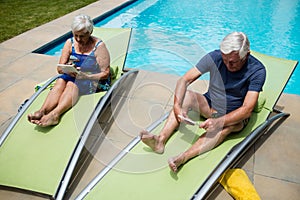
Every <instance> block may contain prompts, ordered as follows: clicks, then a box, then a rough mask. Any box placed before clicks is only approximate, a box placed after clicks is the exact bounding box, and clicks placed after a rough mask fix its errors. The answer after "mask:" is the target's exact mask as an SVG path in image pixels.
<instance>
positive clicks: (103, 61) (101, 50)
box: [79, 42, 110, 80]
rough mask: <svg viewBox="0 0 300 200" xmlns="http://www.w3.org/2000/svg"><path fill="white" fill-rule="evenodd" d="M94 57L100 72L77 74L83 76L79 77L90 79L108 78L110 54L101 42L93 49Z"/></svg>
mask: <svg viewBox="0 0 300 200" xmlns="http://www.w3.org/2000/svg"><path fill="white" fill-rule="evenodd" d="M95 57H96V61H97V63H98V66H99V68H100V70H101V72H100V73H96V74H85V73H82V74H79V76H83V77H80V78H83V79H85V78H86V79H90V80H103V79H107V78H108V76H109V72H110V56H109V52H108V50H107V48H106V45H105V44H104V43H103V42H102V43H101V44H100V45H99V46H98V47H97V49H96V50H95Z"/></svg>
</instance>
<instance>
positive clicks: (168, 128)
mask: <svg viewBox="0 0 300 200" xmlns="http://www.w3.org/2000/svg"><path fill="white" fill-rule="evenodd" d="M195 102H199V104H197V103H195ZM199 108H201V109H200V110H201V111H203V112H204V114H205V116H207V115H208V116H210V108H209V106H208V103H207V101H206V99H205V97H204V96H203V95H202V94H199V93H195V92H192V91H187V92H186V95H185V99H184V102H183V105H182V112H183V114H184V115H187V114H188V111H189V110H190V109H193V110H195V111H199ZM178 126H179V122H178V121H177V119H176V117H175V114H174V112H173V110H172V111H171V112H170V115H169V117H168V119H167V121H166V123H165V125H164V127H163V129H162V130H161V132H160V134H159V135H153V134H151V133H149V132H147V131H145V130H143V131H141V133H140V136H141V140H142V141H143V142H144V143H145V144H146V145H148V146H149V147H150V148H151V149H152V150H153V151H154V152H156V153H160V154H161V153H163V152H164V149H165V144H166V142H167V141H168V139H169V138H170V137H171V135H172V134H173V133H174V130H175V129H176V128H177V127H178Z"/></svg>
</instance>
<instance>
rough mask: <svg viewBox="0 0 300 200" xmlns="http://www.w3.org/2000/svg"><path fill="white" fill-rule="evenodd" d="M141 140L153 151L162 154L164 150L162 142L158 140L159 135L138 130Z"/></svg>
mask: <svg viewBox="0 0 300 200" xmlns="http://www.w3.org/2000/svg"><path fill="white" fill-rule="evenodd" d="M140 137H141V140H142V141H143V142H144V143H145V144H146V145H148V146H149V147H150V148H151V149H152V150H153V151H154V152H156V153H159V154H162V153H164V150H165V145H164V144H163V142H160V141H159V136H157V135H153V134H151V133H149V132H148V131H146V130H143V131H141V132H140Z"/></svg>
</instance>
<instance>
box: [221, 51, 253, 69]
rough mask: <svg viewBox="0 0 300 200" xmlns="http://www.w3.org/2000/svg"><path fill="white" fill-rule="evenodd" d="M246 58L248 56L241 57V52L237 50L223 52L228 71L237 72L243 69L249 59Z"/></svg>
mask: <svg viewBox="0 0 300 200" xmlns="http://www.w3.org/2000/svg"><path fill="white" fill-rule="evenodd" d="M246 58H247V56H245V57H244V58H243V59H241V58H240V56H239V52H237V51H233V52H231V53H229V54H223V53H222V59H223V62H224V63H225V65H226V67H227V69H228V71H230V72H236V71H239V70H241V69H242V67H243V65H244V64H245V62H246V60H247V59H246Z"/></svg>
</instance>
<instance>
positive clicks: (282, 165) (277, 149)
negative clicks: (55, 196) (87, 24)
mask: <svg viewBox="0 0 300 200" xmlns="http://www.w3.org/2000/svg"><path fill="white" fill-rule="evenodd" d="M126 2H127V1H126V0H101V1H97V2H95V3H93V4H90V5H88V6H86V7H84V8H81V9H79V10H77V11H74V12H72V13H69V14H67V15H65V16H63V17H61V18H58V19H56V20H53V21H51V22H49V23H47V24H44V25H42V26H39V27H37V28H34V29H32V30H30V31H27V32H25V33H23V34H21V35H18V36H16V37H14V38H12V39H10V40H7V41H5V42H3V43H1V44H0V60H1V65H0V70H1V73H0V78H1V80H0V83H1V84H0V103H1V105H2V106H1V110H0V124H1V126H0V133H1V134H2V133H3V131H4V130H5V128H6V127H7V126H8V124H9V123H10V121H11V120H12V119H13V117H14V116H15V115H16V114H17V110H18V107H19V106H20V104H21V103H22V102H23V101H24V100H25V99H27V98H29V97H30V96H31V95H32V94H33V93H34V86H35V85H36V84H37V83H40V82H42V81H44V80H46V79H48V78H49V77H52V76H54V75H56V64H57V62H58V58H57V57H52V56H47V55H40V54H35V53H31V52H32V51H33V50H35V49H37V48H39V47H41V46H42V45H44V44H47V43H49V42H51V41H53V40H54V39H56V38H58V37H60V36H61V35H63V34H65V33H67V32H69V31H70V23H71V21H72V19H73V17H74V16H75V15H77V14H79V13H85V14H88V15H90V16H91V17H92V18H96V17H98V16H99V15H101V14H103V13H106V12H108V11H109V10H111V9H113V8H115V7H117V6H120V5H122V4H123V3H126ZM159 76H163V78H160V79H157V80H164V79H166V77H167V79H168V78H170V80H171V79H173V77H171V76H170V77H169V76H165V75H158V76H147V77H148V78H151V77H156V78H157V77H159ZM152 81H155V80H152ZM172 81H173V80H172ZM149 90H150V91H149V94H154V93H153V92H154V91H152V92H151V88H149ZM155 91H156V92H157V93H158V94H159V93H160V92H159V91H157V90H155ZM158 96H160V97H157V98H158V99H159V98H161V96H162V95H158ZM144 100H145V101H147V98H146V96H145V99H144ZM152 100H153V99H152ZM137 102H138V101H137ZM149 106H150V105H149ZM277 106H278V107H280V108H282V109H283V111H285V112H288V113H291V116H290V117H288V118H287V119H286V120H285V121H284V122H283V123H282V124H281V125H280V126H279V127H278V128H277V129H276V130H274V131H271V132H270V133H271V134H266V135H265V136H264V137H263V138H261V139H259V141H258V142H256V144H255V145H254V147H252V148H251V149H250V150H249V153H248V154H247V155H246V156H245V157H244V159H243V161H242V162H241V163H240V166H241V167H242V168H243V169H245V170H246V172H247V174H248V176H249V178H250V180H251V181H252V182H253V184H254V186H255V188H256V190H257V192H258V193H259V195H260V196H261V198H262V199H272V200H274V199H289V200H292V199H299V196H300V159H299V155H300V145H299V144H300V134H299V130H300V113H299V112H298V110H299V109H298V108H299V107H300V96H297V95H291V94H283V95H282V96H281V98H280V99H279V102H278V104H277ZM138 107H139V106H138V105H137V106H136V108H138ZM135 113H136V115H137V119H139V120H141V119H143V118H144V116H142V114H143V113H140V112H138V111H136V112H135ZM139 115H140V117H139ZM140 123H141V124H143V125H145V126H146V125H149V122H148V121H147V122H140ZM135 131H136V130H135ZM120 140H121V139H120ZM97 165H98V164H97V161H95V162H94V163H93V162H91V164H90V166H89V167H88V170H86V172H85V173H86V174H85V177H88V178H84V177H83V178H82V181H81V180H77V182H78V181H79V183H77V184H75V185H76V186H74V188H73V189H72V190H71V192H70V194H68V197H67V198H66V199H73V198H74V195H75V194H76V193H78V192H79V191H80V190H81V189H82V188H83V187H84V185H85V184H86V182H87V179H90V178H92V177H93V175H95V174H93V173H92V170H93V168H95V167H97ZM98 170H99V169H96V170H95V171H98ZM89 172H91V173H89ZM0 173H1V172H0ZM88 173H89V174H88ZM0 199H6V200H17V199H18V200H19V199H22V200H26V199H44V198H42V197H40V196H34V195H30V194H25V193H23V192H21V191H19V190H14V189H12V190H11V189H9V190H8V189H5V188H1V187H0ZM210 199H232V197H231V196H230V195H228V194H227V193H226V191H225V190H224V189H222V188H221V187H219V188H218V189H217V191H216V192H215V193H214V194H213V196H211V197H210Z"/></svg>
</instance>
